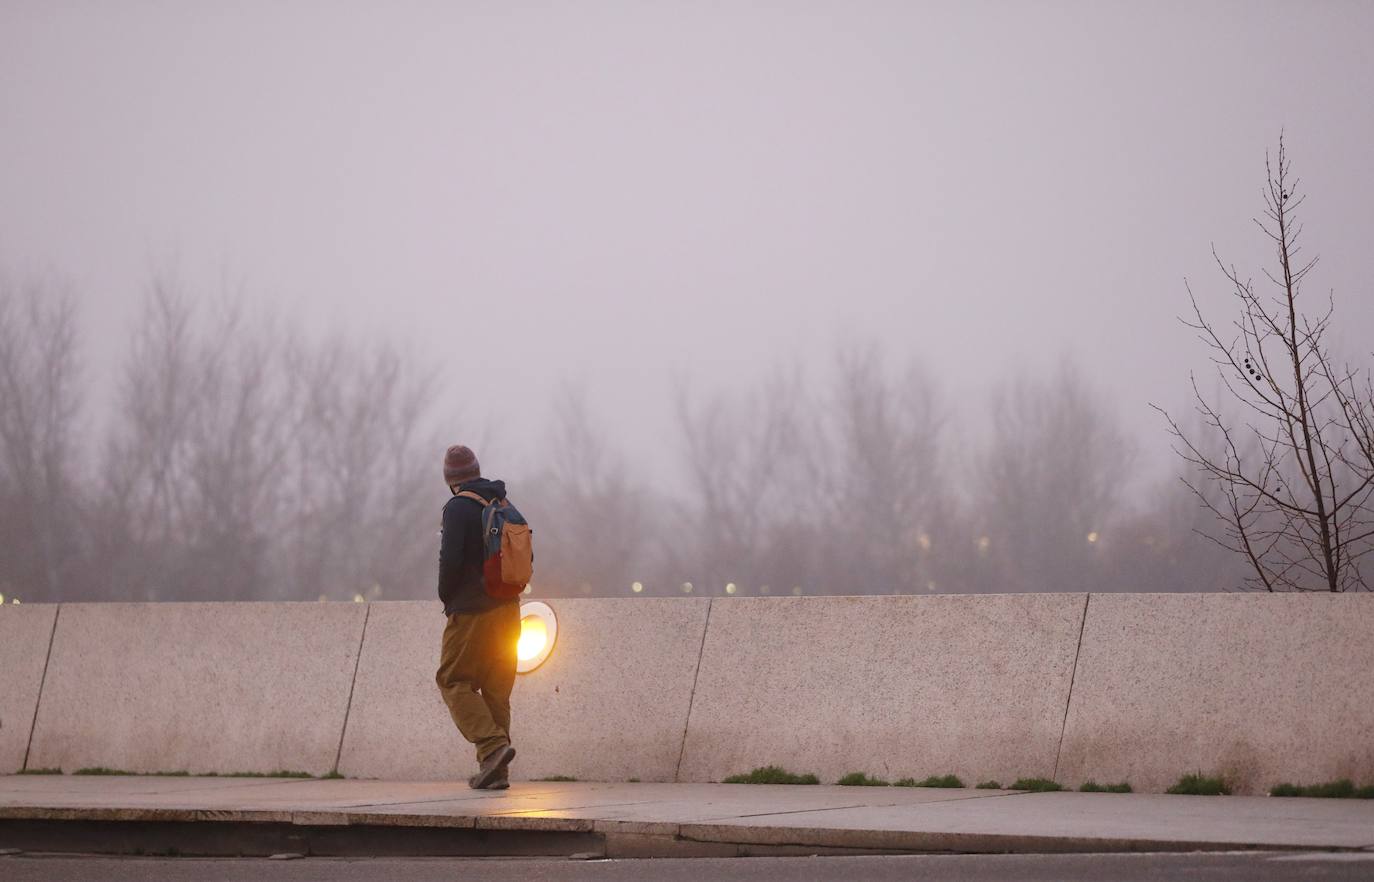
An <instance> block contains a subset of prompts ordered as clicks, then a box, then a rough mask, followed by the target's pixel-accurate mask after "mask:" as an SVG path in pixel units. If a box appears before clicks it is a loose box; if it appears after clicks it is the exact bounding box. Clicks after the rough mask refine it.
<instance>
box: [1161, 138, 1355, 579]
mask: <svg viewBox="0 0 1374 882" xmlns="http://www.w3.org/2000/svg"><path fill="white" fill-rule="evenodd" d="M1265 169H1266V186H1265V190H1264V200H1265V212H1264V216H1263V218H1256V219H1255V223H1256V224H1257V225H1258V226H1259V227H1260V229H1261V230H1262V231H1263V232H1264V234H1265V236H1266V237H1267V238H1268V239H1269V241H1270V242H1271V244H1272V245H1273V247H1274V251H1275V259H1276V262H1277V271H1271V270H1267V269H1266V270H1265V271H1264V275H1265V277H1266V278H1267V279H1268V281H1269V282H1270V283H1271V284H1272V285H1273V287H1274V290H1275V293H1273V294H1264V293H1261V292H1260V291H1259V290H1257V289H1256V286H1255V284H1254V282H1253V281H1252V280H1251V279H1249V278H1245V277H1242V276H1241V274H1240V273H1239V271H1237V270H1236V268H1235V267H1234V266H1229V265H1227V264H1225V263H1224V262H1223V261H1222V260H1221V259H1220V258H1219V257H1217V265H1218V266H1219V267H1220V268H1221V271H1222V274H1223V275H1224V276H1225V278H1226V280H1227V282H1228V283H1229V284H1230V287H1231V292H1232V295H1233V297H1234V298H1235V302H1236V306H1237V312H1238V315H1237V317H1236V319H1234V320H1233V321H1232V322H1231V323H1229V324H1228V325H1226V326H1218V325H1216V324H1215V323H1213V322H1212V321H1210V320H1209V319H1207V318H1206V317H1205V316H1204V315H1203V312H1202V309H1201V307H1200V306H1199V305H1198V302H1197V298H1196V297H1195V296H1194V295H1193V292H1192V289H1191V287H1190V288H1189V292H1188V293H1189V297H1190V299H1191V302H1192V306H1193V317H1192V318H1191V319H1187V320H1185V324H1187V325H1188V326H1189V327H1191V328H1193V329H1194V330H1196V331H1197V332H1198V334H1199V337H1200V338H1201V339H1202V341H1203V342H1204V343H1205V344H1206V345H1207V347H1208V349H1209V350H1210V353H1211V360H1212V361H1213V363H1214V364H1215V365H1216V369H1217V375H1218V377H1219V379H1220V382H1221V384H1222V388H1224V389H1225V390H1226V395H1227V397H1228V398H1229V401H1230V403H1231V405H1233V406H1234V407H1235V408H1236V409H1238V410H1239V411H1240V414H1241V415H1240V416H1239V417H1229V416H1228V415H1227V414H1226V409H1225V408H1224V407H1223V405H1222V403H1221V402H1220V401H1213V400H1209V399H1208V398H1207V397H1206V396H1204V395H1203V394H1202V392H1201V391H1200V390H1199V388H1198V384H1197V379H1196V377H1194V378H1193V391H1194V395H1195V399H1196V403H1197V409H1198V412H1199V413H1200V414H1201V415H1202V418H1203V421H1204V423H1205V428H1206V438H1207V440H1204V438H1203V437H1200V436H1199V433H1197V432H1195V431H1185V430H1184V429H1183V428H1181V427H1180V425H1179V423H1178V422H1177V421H1176V420H1175V419H1174V418H1172V417H1170V416H1169V414H1167V413H1165V412H1164V411H1162V410H1161V413H1164V416H1165V418H1166V419H1167V420H1168V423H1169V428H1170V430H1171V432H1172V434H1173V436H1174V438H1175V439H1176V442H1177V443H1176V444H1175V450H1176V451H1177V452H1178V454H1179V455H1180V456H1181V457H1182V458H1183V460H1184V461H1185V462H1186V463H1188V464H1189V465H1190V466H1191V467H1192V469H1193V474H1192V475H1190V476H1187V477H1185V480H1184V483H1185V484H1186V485H1187V486H1188V488H1189V489H1190V490H1191V491H1192V492H1193V494H1194V495H1195V497H1196V498H1197V499H1198V500H1199V501H1200V503H1201V504H1202V506H1204V507H1205V508H1206V509H1207V510H1209V511H1211V512H1212V513H1213V514H1215V515H1216V517H1217V519H1218V520H1219V521H1220V522H1221V524H1222V528H1221V529H1220V530H1219V531H1215V532H1212V533H1209V534H1208V535H1209V536H1210V537H1211V538H1212V539H1213V541H1215V542H1217V543H1218V544H1220V545H1221V546H1222V547H1224V548H1227V549H1229V550H1231V551H1234V552H1236V553H1238V554H1240V555H1242V556H1243V557H1244V558H1245V560H1246V561H1247V562H1248V563H1249V565H1250V569H1251V571H1252V575H1251V576H1250V577H1249V578H1248V579H1247V580H1246V585H1247V586H1248V587H1251V588H1256V589H1261V590H1266V591H1313V590H1315V591H1332V592H1340V591H1347V590H1351V589H1363V590H1368V589H1369V587H1370V586H1369V582H1368V581H1367V578H1366V576H1365V574H1364V572H1363V571H1362V569H1361V566H1362V563H1363V561H1364V560H1365V558H1366V557H1367V556H1368V554H1369V553H1370V551H1371V550H1374V507H1372V506H1371V501H1374V500H1372V497H1374V455H1371V451H1372V450H1374V445H1371V443H1370V442H1371V437H1374V435H1371V431H1370V428H1371V420H1370V415H1371V411H1374V408H1371V405H1370V402H1371V401H1374V394H1371V392H1370V382H1369V375H1368V373H1367V372H1366V373H1365V374H1364V375H1363V377H1361V375H1360V373H1359V372H1358V371H1356V370H1354V369H1351V368H1349V367H1344V368H1343V367H1339V366H1338V365H1337V363H1336V359H1335V358H1334V357H1333V356H1332V354H1331V351H1330V348H1329V347H1328V345H1327V343H1326V340H1325V338H1326V334H1327V332H1328V331H1329V330H1330V328H1331V323H1332V320H1333V317H1334V309H1335V303H1334V298H1333V297H1331V296H1330V295H1328V297H1327V299H1326V302H1325V304H1324V305H1322V306H1321V308H1320V310H1319V311H1318V312H1317V314H1316V315H1315V316H1311V315H1309V314H1307V312H1305V311H1304V309H1303V304H1305V303H1306V300H1305V299H1304V297H1303V283H1304V281H1305V280H1306V278H1307V276H1308V274H1309V273H1310V272H1311V271H1312V269H1313V267H1315V266H1316V263H1317V260H1316V258H1313V259H1311V260H1307V261H1305V262H1304V261H1301V260H1300V259H1299V254H1300V251H1301V248H1300V245H1299V240H1300V239H1301V235H1302V225H1301V223H1300V222H1299V221H1298V218H1297V211H1298V209H1299V208H1300V207H1301V205H1302V203H1303V196H1302V195H1301V194H1300V193H1299V190H1298V188H1299V184H1300V181H1299V180H1298V179H1297V178H1295V177H1294V176H1293V174H1292V169H1291V166H1290V163H1289V160H1288V157H1287V154H1286V151H1285V149H1284V144H1283V140H1282V138H1280V140H1279V147H1278V157H1277V162H1276V163H1272V164H1271V163H1270V162H1269V161H1268V160H1266V162H1265ZM1213 254H1214V256H1215V252H1213ZM1208 441H1211V442H1212V443H1213V444H1214V445H1215V447H1216V448H1219V451H1218V450H1214V449H1212V447H1210V446H1209V444H1208ZM1213 488H1215V489H1219V490H1220V495H1219V498H1218V496H1217V495H1216V494H1215V493H1211V492H1209V490H1210V489H1213Z"/></svg>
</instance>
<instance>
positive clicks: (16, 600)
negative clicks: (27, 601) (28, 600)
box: [10, 597, 19, 606]
mask: <svg viewBox="0 0 1374 882" xmlns="http://www.w3.org/2000/svg"><path fill="white" fill-rule="evenodd" d="M18 602H19V598H18V597H16V598H14V599H13V600H11V601H10V605H11V606H13V605H15V604H17V603H18Z"/></svg>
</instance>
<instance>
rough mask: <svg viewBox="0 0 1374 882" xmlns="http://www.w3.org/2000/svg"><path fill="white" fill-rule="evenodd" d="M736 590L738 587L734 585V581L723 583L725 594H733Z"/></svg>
mask: <svg viewBox="0 0 1374 882" xmlns="http://www.w3.org/2000/svg"><path fill="white" fill-rule="evenodd" d="M738 590H739V588H738V587H737V586H736V585H735V583H734V582H727V583H726V584H725V593H726V594H734V593H735V592H736V591H738Z"/></svg>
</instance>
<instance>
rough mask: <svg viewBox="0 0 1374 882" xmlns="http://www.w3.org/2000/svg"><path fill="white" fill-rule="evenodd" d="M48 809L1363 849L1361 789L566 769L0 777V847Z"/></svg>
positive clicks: (661, 835)
mask: <svg viewBox="0 0 1374 882" xmlns="http://www.w3.org/2000/svg"><path fill="white" fill-rule="evenodd" d="M59 821H61V822H86V823H87V824H88V825H89V824H105V825H107V826H111V827H114V826H118V825H119V823H120V822H140V823H143V824H145V825H146V824H159V823H160V824H164V825H166V824H170V825H172V826H177V825H180V827H181V829H188V828H189V827H188V822H189V824H190V825H195V824H203V825H209V824H214V825H218V826H219V827H224V826H225V825H238V826H239V827H241V828H243V829H250V828H260V829H265V828H267V827H269V826H272V825H276V826H277V827H279V828H282V829H293V828H299V829H304V828H310V829H317V830H320V829H326V828H328V829H333V830H335V831H338V830H339V828H341V827H346V828H350V829H354V830H357V831H358V832H359V833H360V834H361V832H362V831H363V830H365V829H366V830H373V831H376V830H379V829H384V828H385V829H390V830H396V829H397V828H414V829H417V830H418V829H423V831H424V832H425V833H426V835H427V836H429V837H430V838H429V840H427V841H429V842H430V843H431V844H430V846H427V847H432V843H433V840H434V836H435V835H438V836H441V837H442V836H444V835H451V836H453V837H455V838H460V832H461V831H470V832H469V833H468V834H467V835H468V836H469V837H472V836H480V835H484V834H482V833H481V831H493V832H492V833H491V835H488V836H486V838H485V839H484V840H483V841H485V842H488V844H489V845H490V847H491V848H494V849H496V850H497V851H499V850H500V849H501V848H504V847H506V846H504V845H502V844H501V843H503V842H515V841H525V842H533V841H535V840H536V839H538V838H539V835H540V834H542V835H543V836H544V837H545V838H546V840H547V841H549V842H551V843H553V845H552V846H551V847H552V848H553V849H554V852H553V853H558V852H557V851H556V849H557V848H560V847H565V846H566V845H567V843H570V842H581V843H583V844H584V845H585V844H586V843H592V844H591V845H590V846H587V847H588V848H589V849H590V851H591V852H592V853H594V854H605V855H610V856H627V857H628V856H657V855H663V856H670V855H671V856H677V855H691V854H700V855H712V856H718V855H736V854H784V853H812V852H826V851H835V852H850V851H854V850H859V851H869V852H887V851H900V852H928V851H946V852H1120V851H1192V850H1208V851H1213V850H1236V849H1290V850H1291V849H1298V850H1303V849H1374V801H1371V800H1328V799H1287V798H1285V799H1278V798H1271V797H1240V796H1229V797H1197V796H1163V795H1157V794H1109V793H1019V792H1015V791H1005V790H940V789H926V788H911V789H908V788H896V787H836V786H760V785H739V784H735V785H731V784H601V783H581V782H572V783H554V782H549V783H542V782H522V783H516V784H514V785H513V786H512V787H511V789H510V790H508V791H504V792H502V791H473V790H469V789H468V788H467V786H466V784H465V783H463V782H436V781H428V782H402V781H366V780H328V781H325V780H301V779H286V778H187V777H137V776H117V777H114V776H111V777H106V776H89V777H88V776H67V775H60V776H59V775H51V776H46V775H25V776H5V777H0V849H4V848H6V847H15V844H14V838H15V837H17V836H19V835H20V834H19V832H17V831H20V830H21V829H27V828H24V827H23V825H24V824H26V823H27V824H30V825H32V824H33V823H47V824H48V825H49V827H51V826H53V824H52V822H59ZM282 825H288V826H286V827H283V826H282ZM59 826H60V825H59ZM129 826H130V827H132V826H133V825H129ZM443 831H450V832H449V833H448V834H445V833H444V832H443ZM472 831H476V832H472ZM512 834H525V835H524V836H523V838H522V837H520V836H514V835H512ZM531 834H535V835H531ZM560 834H564V835H563V838H562V839H561V840H560V839H558V837H559V835H560ZM579 836H580V837H581V838H580V839H579V838H577V837H579ZM502 837H504V838H502ZM550 837H552V838H550ZM7 838H9V839H10V840H11V841H10V842H9V843H7V842H6V839H7ZM536 851H537V849H536ZM513 853H514V852H513ZM520 853H529V852H520ZM545 853H548V852H545Z"/></svg>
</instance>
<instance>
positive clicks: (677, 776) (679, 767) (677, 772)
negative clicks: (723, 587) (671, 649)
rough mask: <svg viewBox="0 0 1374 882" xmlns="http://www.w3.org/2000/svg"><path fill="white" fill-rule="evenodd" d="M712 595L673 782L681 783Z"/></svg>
mask: <svg viewBox="0 0 1374 882" xmlns="http://www.w3.org/2000/svg"><path fill="white" fill-rule="evenodd" d="M715 603H716V599H715V598H714V597H712V598H709V599H707V601H706V621H705V622H703V623H702V625H701V645H700V646H698V647H697V666H696V670H694V671H693V672H692V692H691V694H690V695H689V696H688V697H687V719H685V720H683V721H682V743H681V744H679V745H678V749H677V766H676V767H675V768H674V769H673V783H675V784H678V783H681V778H682V758H683V757H684V756H685V755H686V754H687V733H688V732H689V731H691V728H692V705H694V704H695V703H696V700H697V679H698V678H700V677H701V659H702V657H703V656H704V655H705V654H706V635H707V634H708V633H710V631H711V609H712V607H714V606H715Z"/></svg>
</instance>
